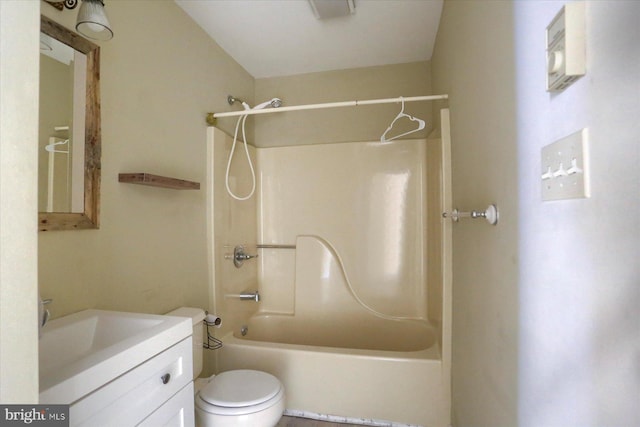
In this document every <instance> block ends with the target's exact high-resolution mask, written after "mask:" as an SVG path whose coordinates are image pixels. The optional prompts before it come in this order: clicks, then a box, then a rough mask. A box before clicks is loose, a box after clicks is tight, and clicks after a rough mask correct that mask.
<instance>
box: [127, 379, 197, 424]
mask: <svg viewBox="0 0 640 427" xmlns="http://www.w3.org/2000/svg"><path fill="white" fill-rule="evenodd" d="M195 422H196V420H195V413H194V407H193V383H189V384H187V385H186V386H185V387H184V388H183V389H182V390H180V391H179V392H178V394H176V395H175V396H173V397H172V398H171V399H170V400H169V401H167V402H165V404H164V405H162V406H161V407H159V408H158V409H157V410H156V411H155V412H154V413H153V414H151V415H149V416H148V417H147V418H146V419H145V420H144V421H143V422H141V423H140V424H138V427H193V426H194V425H195Z"/></svg>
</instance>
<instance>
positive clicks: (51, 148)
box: [44, 138, 69, 154]
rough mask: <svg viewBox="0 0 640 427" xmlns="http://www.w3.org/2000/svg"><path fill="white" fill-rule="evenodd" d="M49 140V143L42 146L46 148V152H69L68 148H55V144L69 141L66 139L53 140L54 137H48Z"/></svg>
mask: <svg viewBox="0 0 640 427" xmlns="http://www.w3.org/2000/svg"><path fill="white" fill-rule="evenodd" d="M49 141H51V142H49V144H47V145H45V147H44V149H45V150H47V151H48V152H50V153H63V154H69V150H68V149H67V150H66V151H65V150H56V148H55V147H56V145H64V144H68V143H69V140H68V139H65V140H62V141H58V142H55V138H50V139H49Z"/></svg>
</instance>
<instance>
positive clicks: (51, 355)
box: [39, 310, 192, 404]
mask: <svg viewBox="0 0 640 427" xmlns="http://www.w3.org/2000/svg"><path fill="white" fill-rule="evenodd" d="M191 333H192V325H191V321H190V319H187V318H184V317H172V316H160V315H153V314H140V313H121V312H117V311H103V310H85V311H81V312H79V313H75V314H71V315H69V316H65V317H61V318H59V319H55V320H52V321H51V322H49V323H47V324H46V325H45V326H44V328H43V329H42V337H41V338H40V345H39V351H40V355H39V358H40V403H64V404H71V403H73V402H75V401H76V400H78V399H80V398H81V397H83V396H85V395H87V394H88V393H90V392H92V391H93V390H96V389H97V388H99V387H101V386H102V385H104V384H106V383H108V382H109V381H111V380H113V379H115V378H117V377H118V376H120V375H122V374H124V373H125V372H127V371H129V370H130V369H132V368H134V367H136V366H137V365H139V364H141V363H142V362H144V361H145V360H147V359H150V358H151V357H153V356H155V355H156V354H158V353H160V352H162V351H163V350H165V349H167V348H169V347H171V346H173V345H174V344H176V343H178V342H180V341H182V340H183V339H185V338H187V337H189V336H190V335H191Z"/></svg>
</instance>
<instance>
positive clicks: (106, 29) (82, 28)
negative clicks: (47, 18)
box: [45, 0, 113, 41]
mask: <svg viewBox="0 0 640 427" xmlns="http://www.w3.org/2000/svg"><path fill="white" fill-rule="evenodd" d="M45 2H46V3H48V4H50V5H51V6H53V7H55V8H56V9H58V10H63V8H67V9H75V7H76V6H77V5H78V0H64V1H48V0H45ZM76 30H77V31H78V32H79V33H80V34H82V35H83V36H85V37H87V38H90V39H93V40H102V41H107V40H111V39H112V38H113V31H112V30H111V26H110V24H109V19H108V18H107V15H106V13H105V11H104V2H103V1H102V0H83V1H82V5H81V6H80V10H79V11H78V18H77V20H76Z"/></svg>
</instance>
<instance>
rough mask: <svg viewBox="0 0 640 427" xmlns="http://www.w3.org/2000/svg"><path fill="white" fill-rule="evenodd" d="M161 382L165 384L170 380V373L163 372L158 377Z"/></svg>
mask: <svg viewBox="0 0 640 427" xmlns="http://www.w3.org/2000/svg"><path fill="white" fill-rule="evenodd" d="M160 379H161V380H162V384H167V383H168V382H169V381H170V380H171V374H164V375H163V376H161V377H160Z"/></svg>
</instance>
